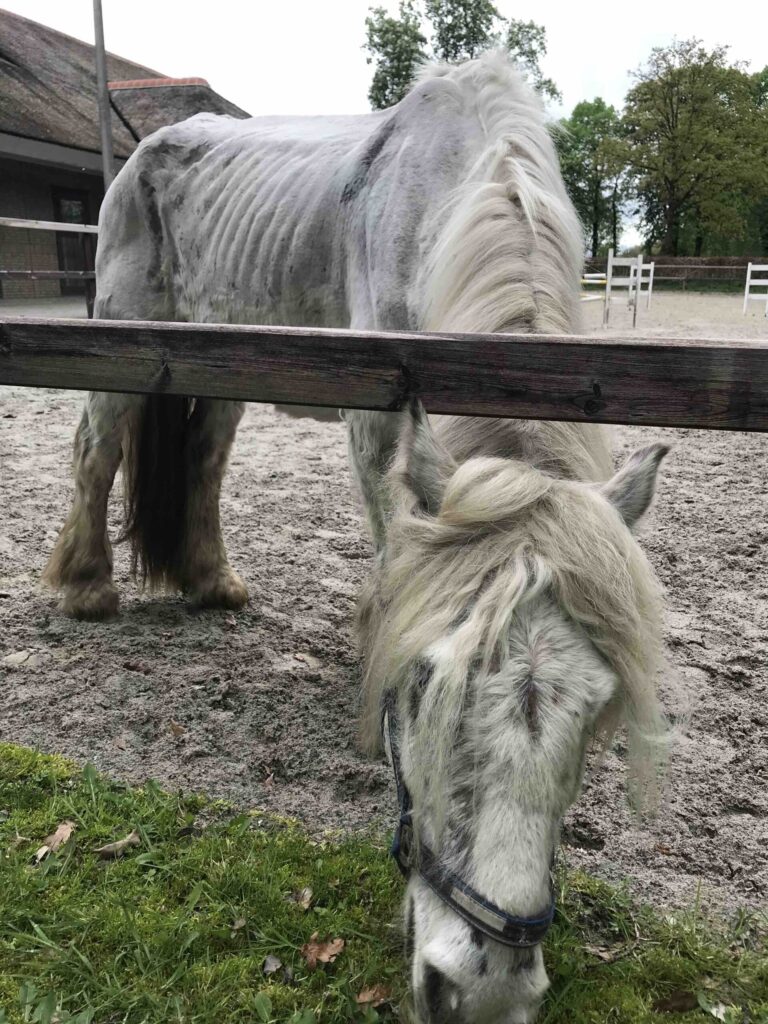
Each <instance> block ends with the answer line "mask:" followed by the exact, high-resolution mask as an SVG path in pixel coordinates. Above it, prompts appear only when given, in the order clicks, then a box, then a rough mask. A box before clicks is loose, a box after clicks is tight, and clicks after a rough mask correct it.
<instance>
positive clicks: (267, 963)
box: [261, 953, 283, 976]
mask: <svg viewBox="0 0 768 1024" xmlns="http://www.w3.org/2000/svg"><path fill="white" fill-rule="evenodd" d="M282 966H283V961H282V960H281V959H280V957H279V956H275V955H274V953H270V954H269V956H268V957H266V958H265V959H264V963H263V964H262V965H261V973H262V974H266V975H267V976H269V975H270V974H274V973H275V971H279V970H280V968H281V967H282Z"/></svg>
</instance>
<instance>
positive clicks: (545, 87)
mask: <svg viewBox="0 0 768 1024" xmlns="http://www.w3.org/2000/svg"><path fill="white" fill-rule="evenodd" d="M507 49H508V50H509V52H510V53H511V54H512V56H513V57H514V58H515V60H516V61H517V63H518V64H519V65H520V66H521V67H522V68H523V70H524V71H525V72H526V74H527V75H528V77H529V78H530V80H531V82H532V83H533V87H534V88H535V89H537V90H538V91H539V92H540V93H542V95H544V96H548V97H549V98H550V99H551V100H555V101H558V102H559V101H560V100H561V99H562V98H563V97H562V95H561V93H560V90H559V89H558V88H557V86H556V85H555V83H554V82H553V81H552V79H551V78H545V77H544V75H543V74H542V71H541V67H540V61H541V59H542V57H545V56H546V54H547V30H546V29H545V28H544V26H543V25H537V24H536V22H534V21H515V20H514V18H513V19H510V21H509V23H508V25H507Z"/></svg>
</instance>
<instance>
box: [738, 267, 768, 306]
mask: <svg viewBox="0 0 768 1024" xmlns="http://www.w3.org/2000/svg"><path fill="white" fill-rule="evenodd" d="M755 274H762V275H763V276H762V277H755ZM753 288H763V289H765V290H764V291H761V292H758V293H757V295H752V294H751V292H752V289H753ZM750 301H751V302H764V303H765V315H766V316H768V263H749V264H747V284H746V287H745V288H744V309H743V310H742V314H745V313H746V312H747V303H748V302H750Z"/></svg>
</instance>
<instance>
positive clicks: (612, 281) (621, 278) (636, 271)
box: [603, 249, 643, 327]
mask: <svg viewBox="0 0 768 1024" xmlns="http://www.w3.org/2000/svg"><path fill="white" fill-rule="evenodd" d="M625 268H626V270H627V273H626V274H617V273H616V272H615V271H616V270H617V269H619V270H623V269H625ZM642 278H643V256H642V253H641V254H640V255H639V256H614V254H613V249H609V250H608V267H607V270H606V283H605V307H604V308H603V327H607V326H608V323H609V320H610V317H611V302H612V300H613V292H614V290H615V289H619V290H621V289H624V288H626V289H627V303H628V304H629V305H630V306H631V307H632V326H633V327H637V305H638V304H637V296H636V292H637V281H638V280H639V281H641V282H642ZM618 297H619V296H617V298H618Z"/></svg>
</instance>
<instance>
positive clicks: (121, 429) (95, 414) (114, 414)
mask: <svg viewBox="0 0 768 1024" xmlns="http://www.w3.org/2000/svg"><path fill="white" fill-rule="evenodd" d="M141 402H142V399H141V398H140V397H137V396H135V395H119V394H116V395H111V394H105V393H102V392H92V393H91V394H89V395H88V398H87V400H86V405H85V409H84V410H83V416H82V419H81V420H80V425H79V427H78V428H77V433H76V435H75V446H74V461H73V470H74V478H75V498H74V501H73V504H72V508H71V510H70V513H69V515H68V517H67V520H66V522H65V524H64V527H63V529H62V531H61V533H60V534H59V538H58V540H57V542H56V545H55V547H54V549H53V552H52V554H51V557H50V559H49V561H48V565H47V566H46V569H45V571H44V573H43V580H44V582H46V583H47V584H49V585H50V586H52V587H55V588H57V589H61V590H63V596H62V600H61V604H60V607H61V610H62V611H63V612H64V613H65V614H67V615H71V616H73V617H75V618H78V619H104V618H109V617H110V616H112V615H115V614H116V613H117V609H118V603H119V600H118V594H117V590H116V589H115V586H114V583H113V582H112V545H111V544H110V541H109V536H108V533H107V501H108V499H109V492H110V490H111V489H112V483H113V481H114V479H115V473H116V472H117V468H118V466H119V465H120V459H121V457H122V443H123V437H124V433H125V430H126V426H127V419H128V417H129V416H131V415H136V414H137V412H138V408H139V407H140V404H141Z"/></svg>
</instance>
